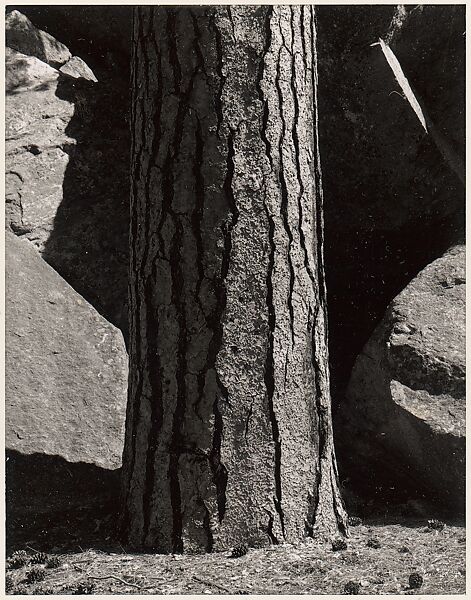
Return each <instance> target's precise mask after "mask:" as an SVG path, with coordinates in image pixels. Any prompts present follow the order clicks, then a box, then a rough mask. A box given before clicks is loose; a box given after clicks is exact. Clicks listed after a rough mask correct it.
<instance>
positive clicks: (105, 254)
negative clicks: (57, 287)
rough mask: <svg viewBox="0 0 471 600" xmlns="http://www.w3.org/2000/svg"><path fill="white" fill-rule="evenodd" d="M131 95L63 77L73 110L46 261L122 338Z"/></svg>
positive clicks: (117, 82)
mask: <svg viewBox="0 0 471 600" xmlns="http://www.w3.org/2000/svg"><path fill="white" fill-rule="evenodd" d="M128 91H129V90H128V87H127V86H126V85H125V82H123V81H122V80H121V79H109V80H107V81H104V82H103V83H102V82H99V83H92V82H89V81H86V80H84V79H74V78H72V77H68V76H66V75H61V76H60V77H59V80H58V84H57V89H56V95H57V96H58V97H59V98H61V99H63V100H67V101H69V102H72V103H73V104H74V106H75V110H74V115H73V117H72V119H71V120H70V122H69V123H68V125H67V128H66V134H67V135H68V136H69V137H71V138H73V139H74V140H75V144H70V145H69V146H68V147H66V148H63V150H65V151H66V152H67V153H68V154H69V162H68V165H67V168H66V172H65V176H64V181H63V199H62V202H61V205H60V207H59V209H58V210H57V213H56V216H55V219H54V229H53V231H52V233H51V235H50V237H49V239H48V241H47V243H46V245H45V251H44V253H43V257H44V258H45V259H46V260H47V262H48V263H49V264H50V265H51V266H52V267H53V268H54V269H56V271H58V272H59V273H60V274H61V275H62V276H63V277H64V279H66V281H67V282H68V283H69V284H70V285H72V287H73V288H74V289H75V290H77V291H78V292H79V293H80V294H81V295H82V296H83V297H84V298H85V299H86V300H87V301H88V302H90V304H92V305H93V306H94V307H95V308H96V309H97V310H98V311H99V312H100V313H101V314H102V315H103V316H104V317H105V318H106V319H107V320H108V321H110V322H111V323H113V324H114V325H116V326H117V327H119V328H120V329H121V330H122V331H123V333H124V335H125V339H126V332H127V308H126V307H127V268H128V227H129V209H128V206H129V197H128V196H129V176H128V173H129V165H128V163H129V131H128V119H127V114H128V108H129V107H128Z"/></svg>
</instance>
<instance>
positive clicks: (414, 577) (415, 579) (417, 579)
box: [409, 573, 424, 590]
mask: <svg viewBox="0 0 471 600" xmlns="http://www.w3.org/2000/svg"><path fill="white" fill-rule="evenodd" d="M423 582H424V578H423V577H422V575H420V574H419V573H412V574H411V575H409V587H410V588H411V589H413V590H417V589H419V588H420V587H422V584H423Z"/></svg>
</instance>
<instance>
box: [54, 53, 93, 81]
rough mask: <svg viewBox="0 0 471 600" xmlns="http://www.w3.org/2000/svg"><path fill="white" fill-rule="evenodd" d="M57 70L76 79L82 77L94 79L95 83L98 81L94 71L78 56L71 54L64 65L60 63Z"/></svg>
mask: <svg viewBox="0 0 471 600" xmlns="http://www.w3.org/2000/svg"><path fill="white" fill-rule="evenodd" d="M59 71H60V72H61V73H65V74H66V75H70V76H71V77H76V78H77V79H79V78H80V77H82V78H83V79H88V81H94V82H95V83H96V82H97V81H98V79H97V78H96V77H95V73H94V72H93V71H92V70H91V69H90V67H89V66H88V65H87V63H86V62H84V61H83V60H82V59H81V58H80V57H79V56H72V58H71V59H70V60H68V61H67V62H66V63H65V65H62V67H61V68H60V69H59Z"/></svg>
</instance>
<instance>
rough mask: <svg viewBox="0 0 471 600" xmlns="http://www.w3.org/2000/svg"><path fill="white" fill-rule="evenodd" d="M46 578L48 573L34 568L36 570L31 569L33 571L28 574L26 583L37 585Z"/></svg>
mask: <svg viewBox="0 0 471 600" xmlns="http://www.w3.org/2000/svg"><path fill="white" fill-rule="evenodd" d="M45 577H46V573H45V572H44V569H41V568H40V567H34V569H31V571H29V572H28V573H27V574H26V582H27V583H37V582H39V581H43V579H44V578H45Z"/></svg>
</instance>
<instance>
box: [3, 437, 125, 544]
mask: <svg viewBox="0 0 471 600" xmlns="http://www.w3.org/2000/svg"><path fill="white" fill-rule="evenodd" d="M6 461H7V463H6V542H7V554H10V553H11V552H13V551H15V550H18V549H24V548H25V547H26V546H27V545H30V546H32V547H33V548H35V549H37V550H41V551H55V552H61V551H64V552H66V551H71V552H74V551H79V550H80V548H83V549H85V548H86V547H94V548H100V549H106V548H108V547H111V546H112V545H113V535H114V526H115V523H116V516H117V510H118V504H119V478H120V469H117V470H115V471H111V470H108V469H103V468H100V467H97V466H95V465H92V464H87V463H83V462H79V463H71V462H68V461H66V460H65V459H64V458H62V457H61V456H49V455H45V454H38V453H36V454H31V455H24V454H21V453H20V452H17V451H14V450H8V449H7V451H6Z"/></svg>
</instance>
